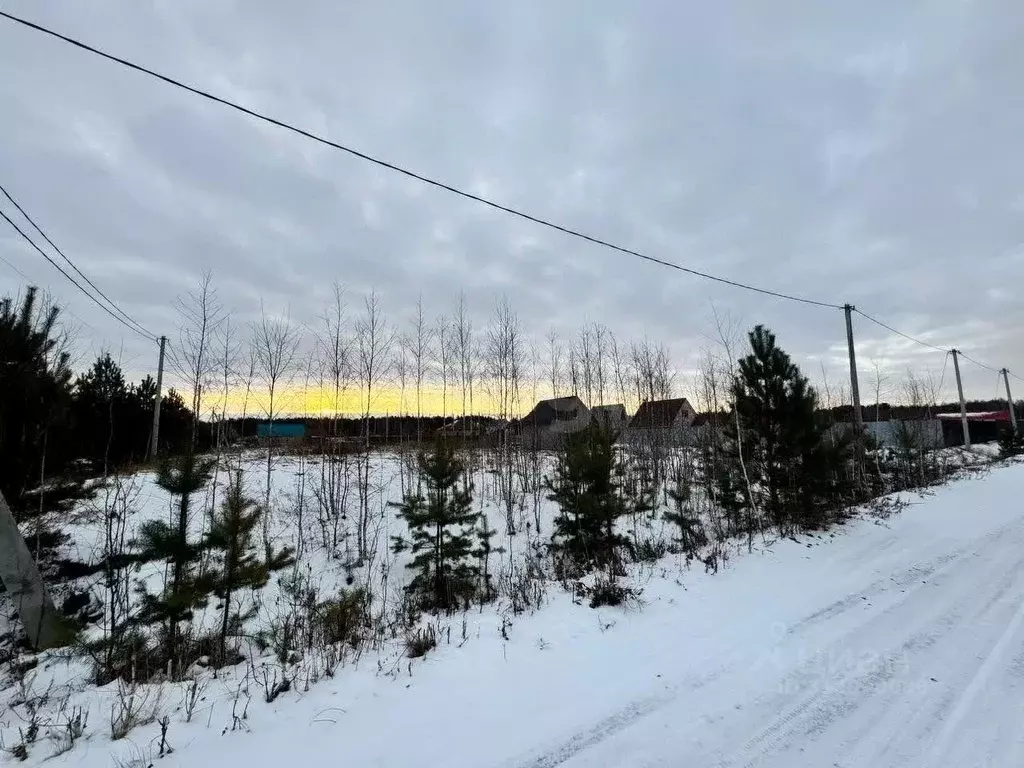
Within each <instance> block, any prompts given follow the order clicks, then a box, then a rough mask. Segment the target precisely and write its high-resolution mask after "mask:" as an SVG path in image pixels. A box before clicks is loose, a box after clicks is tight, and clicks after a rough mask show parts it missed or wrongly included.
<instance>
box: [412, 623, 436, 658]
mask: <svg viewBox="0 0 1024 768" xmlns="http://www.w3.org/2000/svg"><path fill="white" fill-rule="evenodd" d="M436 647H437V630H435V629H434V626H433V625H432V624H428V625H427V626H425V627H414V628H413V630H412V631H411V632H410V633H409V634H408V636H407V637H406V638H405V655H406V656H408V657H409V658H410V659H418V658H421V657H422V656H426V655H427V653H428V652H429V651H431V650H433V649H434V648H436Z"/></svg>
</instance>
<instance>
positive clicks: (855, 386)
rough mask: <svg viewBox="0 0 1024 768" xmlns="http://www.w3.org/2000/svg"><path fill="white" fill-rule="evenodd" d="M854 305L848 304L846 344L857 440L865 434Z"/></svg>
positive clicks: (845, 308)
mask: <svg viewBox="0 0 1024 768" xmlns="http://www.w3.org/2000/svg"><path fill="white" fill-rule="evenodd" d="M853 309H854V307H853V305H852V304H846V305H844V306H843V310H844V311H845V312H846V346H847V347H849V350H850V391H851V392H852V393H853V421H854V423H855V424H856V425H857V442H858V444H859V443H860V442H861V437H862V435H863V434H864V415H863V414H862V413H861V408H860V384H859V383H858V381H857V353H856V352H854V350H853Z"/></svg>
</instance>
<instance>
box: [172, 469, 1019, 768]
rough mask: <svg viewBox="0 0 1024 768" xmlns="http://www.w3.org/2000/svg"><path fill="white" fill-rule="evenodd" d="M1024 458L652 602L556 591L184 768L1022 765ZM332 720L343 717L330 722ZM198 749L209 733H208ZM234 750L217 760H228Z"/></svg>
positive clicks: (319, 698) (345, 686)
mask: <svg viewBox="0 0 1024 768" xmlns="http://www.w3.org/2000/svg"><path fill="white" fill-rule="evenodd" d="M1022 491H1024V466H1021V465H1017V466H1013V467H1008V468H1001V469H998V470H996V471H993V472H991V473H989V474H988V475H986V476H983V477H980V478H976V479H972V480H967V481H963V482H960V483H957V484H955V485H953V486H950V487H946V488H942V489H938V490H937V492H936V493H935V495H934V496H931V497H927V498H925V499H921V500H918V501H917V502H915V504H914V505H913V506H912V507H911V508H909V509H907V510H906V511H905V512H903V513H902V514H900V515H898V516H895V517H893V518H891V519H890V520H888V521H886V522H885V523H882V524H879V523H875V522H873V521H870V520H863V521H857V522H855V523H852V524H850V525H849V526H847V527H846V528H845V529H843V530H840V531H838V532H836V533H835V535H834V536H832V537H828V536H826V537H823V538H822V539H818V540H811V541H810V542H808V541H804V542H801V543H799V544H798V543H795V542H777V543H776V544H775V545H774V546H772V547H771V548H770V550H768V551H764V552H761V553H757V552H755V553H754V554H752V555H744V556H742V557H740V558H737V559H736V560H735V562H733V563H731V564H730V566H729V567H728V568H727V569H726V570H725V571H723V572H721V573H719V574H717V575H714V576H706V575H705V574H703V573H701V572H692V571H691V572H686V573H684V574H683V576H682V582H683V585H684V586H685V589H684V588H683V586H680V585H679V584H677V583H675V582H674V581H673V580H672V579H671V577H670V578H669V579H668V580H664V579H660V578H655V579H652V580H651V581H650V582H649V583H648V584H647V586H646V588H645V592H644V598H645V600H646V601H647V605H646V606H645V607H644V609H643V610H640V611H633V612H622V611H612V610H607V611H605V610H602V611H599V612H593V611H590V610H589V609H587V608H585V607H579V606H575V605H572V604H571V603H570V602H569V601H568V600H561V601H558V600H556V601H555V603H554V604H553V605H549V606H548V607H546V608H545V609H544V610H543V611H541V612H540V613H539V614H538V615H536V616H534V617H530V618H527V619H521V620H520V621H518V622H517V623H516V625H515V626H514V627H513V628H512V630H511V633H510V640H509V641H508V642H503V641H502V640H501V638H500V636H499V635H498V634H497V633H493V636H487V635H486V633H482V634H481V636H480V637H479V638H477V637H470V639H469V641H468V642H466V643H465V644H464V647H462V648H455V647H454V644H453V645H452V647H442V648H440V649H439V650H438V652H437V654H436V655H434V656H433V657H429V658H428V660H427V661H426V662H425V663H423V664H422V665H421V666H419V667H418V668H417V667H413V668H412V671H411V675H409V674H406V672H405V670H403V673H402V675H401V676H400V677H399V678H398V679H397V680H396V681H395V682H390V681H388V682H385V683H382V681H381V680H380V678H377V677H374V676H373V675H370V674H367V675H365V677H359V676H356V677H354V678H352V679H350V680H348V681H347V682H342V681H340V680H339V681H334V682H332V683H330V684H329V685H331V686H333V687H334V690H333V691H331V692H328V691H327V690H326V688H325V686H318V688H320V689H322V690H320V691H319V692H316V691H317V689H314V693H311V694H310V695H309V696H308V697H307V699H305V700H303V701H299V702H295V701H292V702H287V703H281V705H280V707H279V708H278V709H277V715H276V717H277V718H278V722H276V723H275V722H266V723H261V724H260V725H259V726H258V727H255V726H254V730H253V733H251V734H246V735H244V736H243V737H242V738H232V737H231V736H230V735H229V736H228V737H225V738H224V740H220V741H216V742H213V743H212V744H210V745H209V748H208V751H206V750H204V752H205V754H203V753H201V752H200V751H199V750H201V749H202V747H201V746H200V745H199V744H195V745H194V746H193V747H190V748H189V749H188V750H187V752H188V753H189V755H185V754H184V753H182V754H181V756H180V757H179V756H178V755H175V756H174V758H175V759H179V760H182V761H184V762H182V763H181V764H182V765H184V764H190V765H191V764H199V763H196V762H188V761H189V760H190V759H191V760H192V761H195V760H196V759H197V758H198V759H200V762H201V763H202V764H206V763H207V762H209V763H210V764H214V763H217V762H219V763H220V764H222V765H239V766H241V765H245V766H275V768H280V766H282V765H287V764H294V765H303V766H336V765H358V766H388V767H391V766H394V767H395V768H405V766H410V765H416V766H421V767H423V766H439V767H440V766H444V767H445V768H451V767H455V766H465V767H466V768H554V767H555V766H558V767H559V768H583V767H584V766H588V767H589V766H593V767H597V766H630V767H636V768H639V767H640V766H680V767H683V766H685V768H700V767H702V766H728V767H735V768H745V767H747V766H763V767H764V768H776V767H778V768H782V767H783V766H785V767H786V768H792V767H793V766H814V768H822V767H824V768H830V767H833V766H842V767H843V768H882V767H885V766H914V767H915V768H916V767H917V766H936V767H940V766H949V768H953V767H954V766H955V767H956V768H963V767H964V766H1007V768H1010V767H1012V766H1022V765H1024V508H1022V505H1021V503H1020V499H1021V496H1022ZM327 707H333V709H332V710H331V711H332V712H336V713H337V714H336V716H331V717H324V716H321V717H315V716H314V715H315V714H316V713H317V712H318V711H320V710H326V708H327ZM197 741H198V740H197ZM221 749H222V750H223V753H222V754H220V755H216V754H215V753H216V752H218V751H219V750H221Z"/></svg>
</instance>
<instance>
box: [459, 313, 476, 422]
mask: <svg viewBox="0 0 1024 768" xmlns="http://www.w3.org/2000/svg"><path fill="white" fill-rule="evenodd" d="M454 333H455V350H456V357H457V358H458V362H459V388H460V390H461V392H462V418H463V421H464V422H465V418H466V417H467V416H468V415H470V414H472V413H473V379H474V377H475V374H476V339H475V338H474V336H473V321H472V320H470V318H469V314H468V312H467V309H466V294H465V293H459V300H458V303H456V305H455V318H454Z"/></svg>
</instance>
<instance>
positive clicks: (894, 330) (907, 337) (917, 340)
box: [853, 307, 949, 353]
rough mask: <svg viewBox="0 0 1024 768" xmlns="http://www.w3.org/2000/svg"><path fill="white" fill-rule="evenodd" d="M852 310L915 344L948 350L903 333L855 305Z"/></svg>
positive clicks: (938, 350) (941, 350)
mask: <svg viewBox="0 0 1024 768" xmlns="http://www.w3.org/2000/svg"><path fill="white" fill-rule="evenodd" d="M853 311H854V312H856V313H857V314H858V315H860V316H861V317H863V318H864V319H865V320H870V321H871V322H872V323H874V324H875V325H878V326H881V327H882V328H885V330H887V331H892V332H893V333H895V334H896V335H897V336H902V337H903V338H904V339H907V340H908V341H912V342H914V343H915V344H920V345H921V346H922V347H928V349H932V350H935V351H936V352H947V353H948V352H949V350H947V349H943V348H942V347H937V346H935V345H934V344H929V343H928V342H927V341H921V339H917V338H914V337H913V336H911V335H910V334H907V333H904V332H903V331H898V330H896V329H895V328H893V327H892V326H891V325H886V324H885V323H883V322H882V321H881V320H877V319H876V318H874V317H871V315H868V314H865V313H864V312H861V311H860V310H859V309H857V308H856V307H854V309H853Z"/></svg>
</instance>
